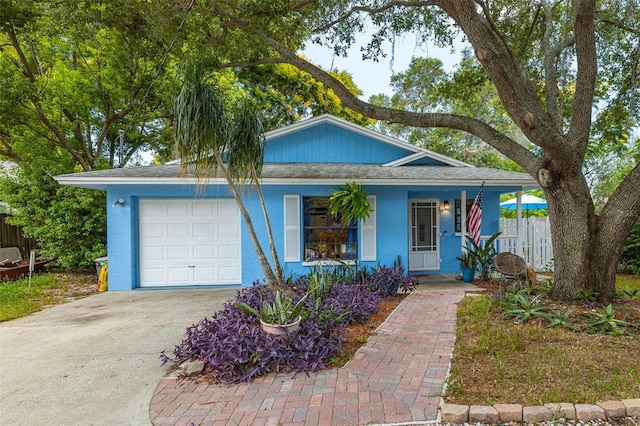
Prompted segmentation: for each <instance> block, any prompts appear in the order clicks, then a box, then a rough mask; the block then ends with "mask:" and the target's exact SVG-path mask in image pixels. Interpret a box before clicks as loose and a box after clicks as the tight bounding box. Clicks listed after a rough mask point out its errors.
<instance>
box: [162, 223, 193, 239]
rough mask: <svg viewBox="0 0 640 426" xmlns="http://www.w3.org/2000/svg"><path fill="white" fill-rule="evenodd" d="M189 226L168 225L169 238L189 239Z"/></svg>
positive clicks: (184, 224)
mask: <svg viewBox="0 0 640 426" xmlns="http://www.w3.org/2000/svg"><path fill="white" fill-rule="evenodd" d="M189 236H190V235H189V225H188V224H186V223H168V224H167V238H189Z"/></svg>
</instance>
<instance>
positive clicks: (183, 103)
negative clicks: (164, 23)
mask: <svg viewBox="0 0 640 426" xmlns="http://www.w3.org/2000/svg"><path fill="white" fill-rule="evenodd" d="M182 71H183V74H184V82H183V84H182V89H181V90H180V94H179V95H178V98H177V100H176V149H177V154H178V156H179V157H180V158H181V159H182V162H181V165H182V168H183V172H186V171H187V169H188V168H192V170H193V173H194V175H195V176H196V179H197V180H198V181H202V180H205V181H206V180H207V179H208V178H210V177H211V176H218V175H222V176H223V177H224V179H225V180H226V181H227V184H228V185H229V189H230V191H231V193H232V194H233V197H234V199H235V201H236V203H237V205H238V208H239V209H240V212H241V214H242V216H243V218H244V220H245V223H246V225H247V229H248V231H249V236H250V237H251V241H252V243H253V246H254V249H255V251H256V254H257V256H258V260H259V262H260V266H261V267H262V270H263V272H264V275H265V280H266V282H267V284H268V285H271V286H274V287H275V288H277V289H278V290H280V291H282V292H285V293H286V294H290V293H291V290H290V289H289V288H288V287H287V286H286V285H285V282H284V274H283V272H282V267H281V266H280V262H279V260H278V253H277V250H276V248H275V244H274V242H273V234H272V232H271V224H270V221H269V215H268V214H267V208H266V205H265V201H264V197H263V194H262V188H261V186H260V174H261V172H262V164H263V159H264V145H265V138H264V132H263V127H262V122H261V121H260V118H259V117H258V115H257V113H256V112H255V109H253V108H251V104H250V102H249V101H248V100H246V99H242V100H240V101H238V103H237V104H236V106H235V108H234V109H233V111H229V110H227V108H225V105H224V102H223V96H222V94H221V92H220V91H219V90H218V89H217V88H216V87H215V86H214V85H213V84H212V83H211V82H210V81H209V80H208V79H207V75H206V72H205V68H204V66H203V65H202V64H201V63H199V62H188V63H186V64H185V65H184V66H183V67H182ZM247 184H251V185H254V186H255V188H256V189H257V192H258V196H259V199H260V204H261V206H262V212H263V214H264V218H265V223H266V227H267V234H268V238H269V247H270V251H271V257H272V261H273V267H272V265H271V264H270V263H269V261H268V260H267V257H266V256H265V254H264V251H263V250H262V246H261V245H260V242H259V241H258V237H257V235H256V232H255V229H254V227H253V222H252V220H251V217H250V216H249V212H248V211H247V209H246V207H245V205H244V202H243V201H242V197H241V191H242V190H243V189H244V187H245V186H246V185H247Z"/></svg>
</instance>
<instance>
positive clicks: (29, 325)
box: [0, 289, 236, 426]
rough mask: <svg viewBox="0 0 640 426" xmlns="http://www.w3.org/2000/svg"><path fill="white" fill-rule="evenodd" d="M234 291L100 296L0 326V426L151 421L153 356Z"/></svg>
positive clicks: (156, 370)
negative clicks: (9, 425)
mask: <svg viewBox="0 0 640 426" xmlns="http://www.w3.org/2000/svg"><path fill="white" fill-rule="evenodd" d="M235 293H236V290H234V289H188V290H144V291H142V290H141V291H133V292H106V293H101V294H97V295H93V296H90V297H88V298H85V299H81V300H77V301H74V302H71V303H67V304H64V305H60V306H56V307H54V308H50V309H47V310H45V311H42V312H38V313H36V314H34V315H31V316H28V317H25V318H20V319H16V320H13V321H8V322H4V323H0V424H1V425H5V424H7V425H8V424H11V425H33V426H35V425H110V426H111V425H136V426H137V425H149V424H151V421H150V419H149V403H150V401H151V397H152V396H153V393H154V390H155V389H156V386H157V385H158V383H159V381H160V379H162V378H163V377H164V376H165V375H166V374H167V373H168V371H169V368H170V367H169V366H168V365H165V366H160V361H159V355H160V352H161V351H163V350H165V351H166V352H167V353H172V351H173V347H174V345H176V344H178V343H180V342H181V340H182V336H183V335H184V332H185V329H186V327H188V326H189V325H191V324H193V323H194V322H197V321H198V320H200V319H201V318H203V317H205V316H211V314H212V313H213V312H214V311H216V310H218V309H220V307H221V306H222V304H223V303H224V302H225V301H227V300H229V299H231V298H233V296H234V295H235Z"/></svg>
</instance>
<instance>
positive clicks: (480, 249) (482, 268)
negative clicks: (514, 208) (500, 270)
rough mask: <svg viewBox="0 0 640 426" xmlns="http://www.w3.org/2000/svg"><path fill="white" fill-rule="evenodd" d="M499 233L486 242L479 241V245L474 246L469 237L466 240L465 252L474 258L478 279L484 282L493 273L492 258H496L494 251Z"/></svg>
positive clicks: (474, 243)
mask: <svg viewBox="0 0 640 426" xmlns="http://www.w3.org/2000/svg"><path fill="white" fill-rule="evenodd" d="M500 234H501V232H496V233H495V234H493V235H492V236H491V237H489V239H488V240H486V241H484V242H483V241H480V244H476V242H475V241H473V238H472V237H471V236H469V235H467V236H466V238H467V252H468V253H469V254H470V255H471V256H472V257H474V258H475V261H476V269H477V270H478V272H480V279H483V280H486V279H488V278H489V277H491V273H492V272H493V271H494V269H495V268H494V266H493V258H494V257H496V254H498V252H497V251H496V244H495V241H496V239H497V238H498V237H499V236H500ZM458 259H459V258H458Z"/></svg>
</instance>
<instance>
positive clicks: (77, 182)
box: [55, 175, 538, 191]
mask: <svg viewBox="0 0 640 426" xmlns="http://www.w3.org/2000/svg"><path fill="white" fill-rule="evenodd" d="M55 179H56V181H58V183H60V184H61V185H69V186H76V187H79V188H90V189H98V190H103V191H106V189H107V186H109V185H193V184H203V183H204V184H209V185H211V184H214V185H220V184H226V181H225V180H224V179H223V178H211V179H209V180H207V181H206V182H203V181H202V180H197V179H195V178H182V177H172V178H153V179H149V178H130V177H127V178H125V177H111V178H105V177H95V178H91V177H82V178H80V177H77V176H76V177H74V176H73V175H63V176H56V177H55ZM344 182H345V179H344V178H327V179H317V178H264V179H262V180H261V183H262V184H264V185H342V184H344ZM358 182H360V183H362V184H363V185H375V186H380V185H389V186H400V185H416V186H417V185H431V186H444V187H447V186H479V185H480V184H481V183H482V182H481V181H480V180H478V179H447V180H443V179H442V178H439V179H415V178H412V179H359V180H358ZM492 186H509V187H514V188H522V189H523V190H526V189H533V188H537V187H538V185H537V184H536V183H535V182H532V180H530V179H513V180H510V179H495V180H486V181H485V187H492Z"/></svg>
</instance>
